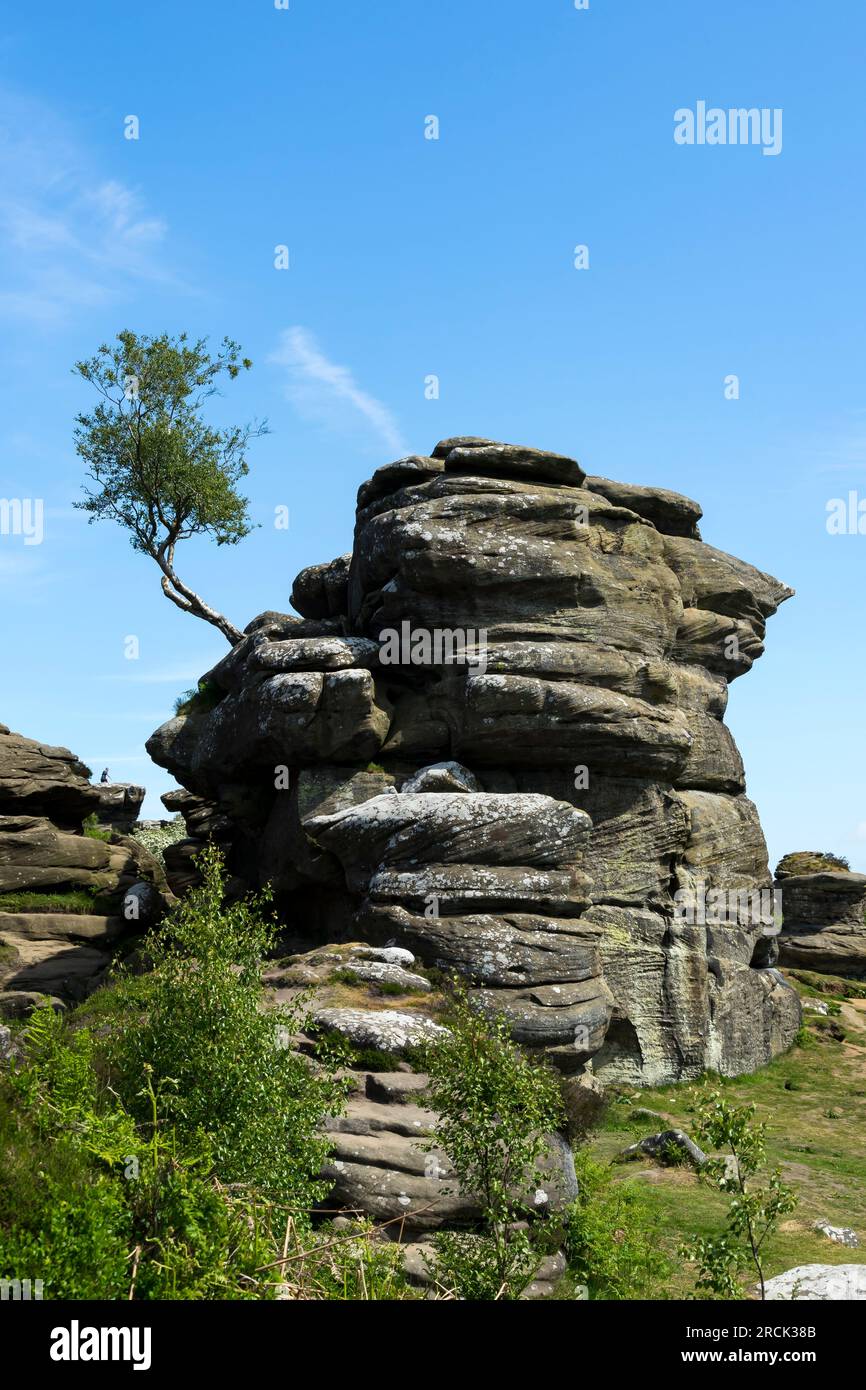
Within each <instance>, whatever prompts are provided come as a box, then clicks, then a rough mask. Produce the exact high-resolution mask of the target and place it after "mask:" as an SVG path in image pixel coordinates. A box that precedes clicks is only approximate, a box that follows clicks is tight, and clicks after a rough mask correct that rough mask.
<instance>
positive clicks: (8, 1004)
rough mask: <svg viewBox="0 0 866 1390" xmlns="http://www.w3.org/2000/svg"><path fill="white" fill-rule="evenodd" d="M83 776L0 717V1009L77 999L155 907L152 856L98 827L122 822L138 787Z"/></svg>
mask: <svg viewBox="0 0 866 1390" xmlns="http://www.w3.org/2000/svg"><path fill="white" fill-rule="evenodd" d="M89 779H90V770H89V768H87V767H85V766H84V764H83V763H82V762H80V761H79V760H78V759H77V758H76V757H75V755H74V754H72V753H70V752H69V750H68V749H66V748H51V747H47V746H46V745H45V744H42V743H37V742H35V741H34V740H32V739H29V738H24V737H23V736H22V735H21V734H15V733H11V732H10V731H9V729H8V728H7V727H6V725H5V724H0V1014H5V1015H7V1016H13V1015H16V1014H21V1013H26V1012H27V1011H28V1009H29V1008H30V1007H31V1006H32V1005H33V1003H34V1002H36V1000H37V999H38V998H40V997H42V996H48V997H49V998H50V999H52V1000H53V1001H55V1002H56V1003H58V1004H63V1003H66V1002H69V1001H72V1000H78V999H81V998H83V997H84V996H85V995H86V994H88V993H89V992H90V990H92V989H93V988H94V987H95V986H96V985H97V984H98V983H99V981H100V980H101V978H102V976H103V974H104V972H105V969H106V967H107V966H108V965H109V963H110V961H111V959H112V953H113V951H114V949H115V948H116V945H117V943H118V942H119V941H121V940H122V939H123V938H126V937H130V936H131V935H134V934H136V933H140V932H142V931H143V930H144V928H145V927H146V926H148V925H149V923H150V922H151V921H153V920H154V918H155V917H156V915H157V913H158V912H159V910H160V908H161V906H162V901H163V899H162V892H161V890H162V888H163V887H164V885H165V879H164V875H163V873H162V870H161V868H160V866H159V865H158V864H157V863H156V861H155V860H153V859H152V858H151V856H150V855H148V854H147V853H146V852H145V851H144V850H143V849H142V848H141V847H140V846H139V845H137V844H136V843H135V841H134V840H131V839H128V838H126V837H125V836H122V835H119V834H116V833H114V832H113V831H112V830H111V829H107V828H106V829H100V828H99V827H100V825H102V826H106V825H111V824H112V822H113V821H114V820H115V819H117V820H119V821H120V823H122V824H124V823H128V820H129V816H130V815H131V814H132V813H133V810H137V807H138V806H140V804H141V800H142V798H143V790H142V789H141V788H137V787H128V786H126V784H123V783H120V784H109V785H107V786H103V785H100V786H93V785H91V783H90V780H89ZM91 818H95V819H94V820H91ZM85 821H88V823H89V829H90V833H85V832H84V830H83V824H84V822H85Z"/></svg>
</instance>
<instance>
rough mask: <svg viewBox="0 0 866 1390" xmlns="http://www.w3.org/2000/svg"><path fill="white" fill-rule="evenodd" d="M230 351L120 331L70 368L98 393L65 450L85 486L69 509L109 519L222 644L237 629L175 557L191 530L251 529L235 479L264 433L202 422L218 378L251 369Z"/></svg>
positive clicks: (232, 540)
mask: <svg viewBox="0 0 866 1390" xmlns="http://www.w3.org/2000/svg"><path fill="white" fill-rule="evenodd" d="M240 351H241V350H240V347H239V345H238V344H237V343H235V342H233V341H232V340H231V339H230V338H224V339H223V341H222V344H221V346H220V350H219V352H218V353H217V354H216V356H211V354H210V353H209V352H208V351H207V341H206V339H203V338H201V339H199V340H198V341H197V342H190V341H189V339H188V338H187V335H186V334H185V333H181V334H180V335H179V336H178V337H176V338H173V337H171V336H169V335H168V334H167V333H163V334H161V335H160V336H159V337H156V338H151V337H148V336H146V335H143V334H142V335H141V336H139V335H138V334H136V333H130V332H126V333H120V334H118V338H117V342H116V343H114V344H113V345H111V346H109V345H108V344H106V343H103V344H102V346H101V347H100V348H99V349H98V350H97V352H96V354H95V355H94V356H93V357H91V358H89V359H88V360H86V361H82V362H76V364H75V367H74V368H73V370H74V371H75V372H76V373H77V374H78V375H79V376H81V377H83V378H84V380H85V381H88V382H90V384H91V385H92V386H94V387H95V388H96V390H97V391H98V392H99V394H100V396H101V397H102V399H101V400H100V401H99V403H98V404H97V405H96V407H95V409H94V410H93V411H92V412H91V413H90V414H89V415H79V416H77V417H76V419H77V429H76V431H75V446H76V450H77V452H78V453H79V454H80V456H81V457H82V458H83V459H84V461H85V463H86V464H87V466H88V473H87V476H88V479H89V483H85V484H84V491H85V494H86V500H85V501H83V502H76V503H75V505H76V506H77V507H79V508H81V509H82V510H83V511H86V512H89V514H90V516H89V519H90V521H97V520H102V519H104V518H106V517H107V518H109V519H111V520H113V521H117V522H119V523H120V525H121V526H123V527H124V528H125V530H127V531H128V532H129V535H130V539H131V542H132V545H133V548H134V549H135V550H140V551H142V552H143V553H144V554H145V555H149V556H150V557H151V559H152V560H155V561H156V563H157V565H158V566H159V568H160V570H161V571H162V591H163V593H164V594H165V596H166V598H169V599H171V601H172V603H174V604H177V607H178V608H180V609H182V610H183V611H184V612H185V613H192V614H194V615H195V616H196V617H197V618H203V619H204V620H205V622H208V623H212V624H213V626H214V627H218V628H219V630H220V632H221V633H223V635H224V636H225V637H226V638H227V639H228V641H229V642H231V643H232V644H234V643H235V642H239V641H240V640H241V638H242V636H243V633H242V632H241V631H240V630H239V629H238V628H236V627H235V625H234V624H233V623H231V622H230V621H229V620H228V618H225V617H224V616H223V615H222V613H218V612H217V611H216V609H214V608H211V607H210V605H209V604H207V603H205V601H204V599H202V598H200V597H199V595H198V594H197V593H195V592H194V591H193V590H192V589H190V588H189V586H188V585H187V584H185V583H184V582H183V580H182V579H181V578H180V576H179V575H178V573H177V570H176V569H175V553H176V550H177V547H178V545H179V544H180V543H181V542H182V541H185V540H189V539H190V537H192V536H200V535H208V536H211V537H213V539H215V540H216V543H217V545H236V544H237V543H238V541H240V540H243V538H244V536H247V535H249V533H250V531H251V530H252V529H253V528H252V523H251V522H250V519H249V502H248V499H247V498H246V497H243V496H242V495H241V494H240V493H239V492H238V483H239V481H240V479H241V478H243V477H245V476H246V474H247V473H248V472H249V466H248V464H247V460H246V452H247V445H248V443H249V441H250V439H253V438H255V437H257V436H259V435H261V434H265V433H267V423H266V422H262V423H261V424H259V423H256V422H254V423H253V424H250V425H243V426H232V427H230V428H227V429H217V428H215V427H214V426H213V425H210V424H208V423H207V422H206V421H205V419H204V418H203V413H204V406H205V402H206V400H207V398H208V397H209V396H213V395H215V394H218V391H219V385H218V383H219V379H220V377H221V376H223V375H225V376H227V377H228V378H229V379H230V380H234V379H235V377H237V376H238V375H239V374H240V372H241V371H246V370H249V368H250V367H251V366H252V363H251V362H250V360H249V358H247V357H241V356H240Z"/></svg>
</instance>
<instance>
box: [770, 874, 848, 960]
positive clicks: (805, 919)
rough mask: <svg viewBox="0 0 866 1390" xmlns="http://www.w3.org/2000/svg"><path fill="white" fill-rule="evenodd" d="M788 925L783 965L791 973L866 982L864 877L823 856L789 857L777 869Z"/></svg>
mask: <svg viewBox="0 0 866 1390" xmlns="http://www.w3.org/2000/svg"><path fill="white" fill-rule="evenodd" d="M776 888H777V889H778V891H779V893H780V894H781V900H782V915H783V918H784V925H783V928H782V932H781V934H780V936H779V952H780V960H781V962H782V964H783V965H786V966H789V967H790V968H791V969H800V970H817V971H819V972H821V973H823V974H828V975H843V976H847V977H848V978H853V979H866V874H855V873H851V872H850V871H849V870H847V869H842V868H837V867H835V865H834V864H833V863H832V861H829V860H827V859H826V858H825V857H824V856H822V855H820V854H810V853H807V852H804V853H798V854H786V855H785V857H784V859H782V860H781V862H780V863H779V865H778V866H777V868H776Z"/></svg>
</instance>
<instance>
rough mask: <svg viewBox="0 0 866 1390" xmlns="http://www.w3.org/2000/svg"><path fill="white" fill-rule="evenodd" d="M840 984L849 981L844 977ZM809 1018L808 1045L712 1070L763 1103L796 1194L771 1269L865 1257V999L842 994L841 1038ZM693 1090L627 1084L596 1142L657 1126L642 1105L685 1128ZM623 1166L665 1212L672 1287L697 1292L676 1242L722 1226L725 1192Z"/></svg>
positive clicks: (624, 1139) (688, 1174) (742, 1099)
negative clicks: (837, 1229)
mask: <svg viewBox="0 0 866 1390" xmlns="http://www.w3.org/2000/svg"><path fill="white" fill-rule="evenodd" d="M798 988H800V990H801V994H802V995H803V997H804V999H805V998H807V997H808V998H814V997H815V995H816V991H815V990H814V989H812V988H809V987H808V986H807V985H804V984H800V983H798ZM839 988H840V989H842V990H844V985H843V984H842V982H840V984H839ZM855 988H856V987H855ZM822 997H826V995H822ZM806 1019H807V1022H808V1026H807V1029H806V1037H805V1043H806V1045H805V1046H802V1047H801V1046H795V1047H793V1048H792V1049H791V1051H790V1052H788V1053H787V1054H786V1055H785V1056H783V1057H779V1058H777V1059H776V1061H774V1062H772V1063H771V1064H770V1065H769V1066H767V1067H764V1068H762V1070H761V1071H759V1072H755V1073H753V1074H752V1075H749V1076H741V1077H736V1078H734V1079H732V1080H723V1081H721V1082H719V1079H718V1078H715V1077H713V1078H711V1081H712V1084H713V1085H719V1084H721V1085H722V1086H723V1087H724V1090H725V1093H726V1095H727V1096H728V1097H729V1098H730V1099H731V1100H734V1101H735V1102H736V1103H738V1104H746V1103H754V1104H755V1105H756V1106H757V1114H756V1118H757V1119H758V1120H762V1121H765V1122H766V1124H767V1127H768V1145H767V1153H768V1164H769V1166H770V1167H776V1166H779V1167H781V1169H782V1173H783V1175H784V1178H785V1180H786V1182H787V1183H788V1184H789V1185H790V1186H792V1187H793V1188H794V1189H795V1191H796V1192H797V1195H798V1198H799V1202H798V1206H797V1209H796V1211H795V1212H794V1213H793V1215H792V1216H791V1217H790V1218H788V1219H787V1220H785V1221H784V1222H783V1223H782V1226H781V1228H780V1230H779V1232H778V1233H777V1234H776V1236H775V1237H774V1238H773V1239H772V1241H770V1242H769V1244H768V1247H767V1256H766V1267H765V1273H766V1274H767V1275H768V1276H772V1275H774V1274H780V1273H781V1272H782V1271H783V1270H786V1269H790V1268H791V1267H792V1266H794V1265H799V1264H863V1263H866V999H862V998H856V999H844V998H843V999H839V1012H838V1013H837V1014H836V1016H835V1017H834V1018H833V1019H832V1020H831V1021H832V1022H833V1023H835V1024H839V1025H841V1026H842V1028H843V1029H844V1030H845V1033H846V1037H845V1038H844V1040H842V1041H839V1040H836V1039H834V1038H833V1037H832V1036H830V1035H829V1034H828V1033H827V1032H826V1031H820V1030H821V1029H822V1028H826V1023H827V1020H822V1019H820V1017H816V1016H815V1015H814V1014H810V1013H808V1012H807V1014H806ZM813 1021H814V1025H813ZM695 1090H696V1088H695V1086H694V1085H678V1086H664V1087H659V1088H657V1089H653V1090H641V1091H635V1090H631V1089H628V1090H624V1091H623V1093H622V1094H620V1095H619V1097H618V1098H617V1100H616V1101H615V1102H614V1103H613V1104H612V1105H611V1107H610V1110H609V1112H608V1116H607V1120H606V1123H605V1127H604V1128H603V1129H602V1130H600V1131H599V1132H598V1133H597V1134H596V1135H595V1136H594V1138H593V1139H592V1141H591V1148H592V1150H593V1152H594V1153H595V1154H596V1156H597V1157H599V1158H604V1159H607V1160H610V1159H612V1158H613V1157H614V1156H615V1155H616V1154H618V1153H619V1152H620V1151H621V1150H622V1149H623V1148H625V1147H626V1146H627V1145H628V1144H630V1143H632V1142H634V1141H635V1140H636V1139H639V1138H642V1137H643V1136H645V1135H646V1134H648V1133H651V1132H652V1131H653V1129H654V1128H656V1127H658V1128H660V1127H661V1126H656V1125H654V1124H653V1123H651V1122H647V1121H645V1120H644V1121H640V1122H638V1123H637V1124H635V1123H634V1122H633V1121H632V1120H631V1118H630V1116H631V1112H632V1111H633V1110H634V1109H635V1108H636V1107H638V1106H640V1107H646V1108H649V1109H651V1110H656V1111H659V1112H661V1113H662V1114H663V1115H664V1116H665V1117H666V1119H668V1120H669V1121H670V1124H671V1127H676V1128H680V1129H684V1130H685V1131H686V1132H687V1133H689V1132H690V1129H691V1127H692V1122H693V1115H692V1104H693V1099H694V1095H695ZM618 1173H620V1174H621V1176H622V1178H623V1179H628V1178H631V1179H636V1180H637V1181H638V1182H639V1183H640V1184H641V1186H642V1188H643V1189H644V1190H645V1194H646V1197H647V1201H648V1202H649V1203H650V1204H651V1206H652V1207H653V1209H654V1210H655V1211H656V1213H657V1214H658V1217H659V1219H660V1222H661V1228H662V1241H663V1244H664V1246H665V1248H666V1250H667V1251H668V1253H669V1254H670V1255H671V1257H672V1263H673V1267H674V1273H673V1275H672V1277H671V1279H670V1281H669V1285H668V1287H667V1289H666V1294H667V1296H668V1297H671V1298H678V1297H683V1296H685V1295H687V1294H689V1293H691V1292H692V1290H693V1271H691V1270H690V1269H689V1268H688V1267H686V1266H684V1265H683V1262H682V1261H681V1260H680V1259H678V1258H677V1256H676V1250H677V1247H678V1246H679V1244H680V1243H681V1241H683V1240H685V1239H688V1238H689V1237H691V1236H695V1235H705V1234H710V1233H713V1232H717V1231H718V1230H719V1229H720V1228H721V1226H722V1224H723V1220H724V1211H725V1202H724V1199H723V1198H722V1197H721V1196H720V1195H719V1194H718V1193H716V1192H713V1191H712V1190H711V1189H710V1188H709V1187H707V1186H706V1185H704V1184H703V1183H701V1182H700V1181H699V1179H698V1177H697V1176H696V1175H695V1173H694V1172H692V1171H691V1170H688V1169H683V1168H662V1167H658V1166H656V1165H654V1164H652V1163H651V1162H650V1161H649V1160H646V1161H641V1162H639V1163H628V1164H623V1165H622V1166H621V1168H619V1169H618ZM818 1218H824V1219H826V1220H828V1221H829V1222H831V1224H832V1225H834V1226H850V1227H852V1228H853V1229H854V1230H855V1231H856V1232H857V1234H858V1236H859V1237H860V1240H861V1242H862V1245H861V1248H859V1249H849V1248H847V1247H845V1246H843V1245H838V1244H836V1243H835V1242H833V1241H831V1240H829V1239H828V1238H827V1237H826V1236H824V1235H822V1234H820V1233H819V1232H817V1231H815V1230H813V1229H812V1224H813V1222H814V1221H815V1220H817V1219H818ZM661 1296H664V1294H662V1295H661Z"/></svg>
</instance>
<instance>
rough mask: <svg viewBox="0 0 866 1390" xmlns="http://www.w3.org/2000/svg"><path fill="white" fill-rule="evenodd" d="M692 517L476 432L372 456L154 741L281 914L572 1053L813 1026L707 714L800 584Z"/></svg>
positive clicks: (694, 1045) (592, 1060)
mask: <svg viewBox="0 0 866 1390" xmlns="http://www.w3.org/2000/svg"><path fill="white" fill-rule="evenodd" d="M700 515H701V509H700V507H699V506H698V504H697V503H696V502H693V501H692V500H691V499H689V498H687V497H682V496H680V495H679V494H677V493H673V492H670V491H669V490H667V489H665V488H653V487H646V486H639V485H637V484H631V483H617V482H614V481H612V480H609V479H606V478H601V477H596V476H594V475H587V474H586V472H585V471H584V469H583V468H582V467H581V466H580V465H579V464H578V463H577V461H576V460H574V459H572V458H569V457H568V456H566V455H563V454H560V453H555V452H551V451H546V450H539V449H533V448H529V447H525V446H520V445H512V444H503V443H499V442H497V441H495V440H489V439H479V438H473V437H470V436H463V437H460V438H455V439H449V440H443V441H442V442H441V443H440V444H437V445H436V447H435V448H434V449H433V450H432V452H431V454H429V455H413V456H411V457H408V458H404V459H399V460H397V461H396V462H394V463H389V464H386V465H385V467H383V468H380V469H379V470H378V471H377V472H376V473H375V474H374V475H373V477H372V478H371V479H370V480H369V481H368V482H366V483H364V484H363V485H362V487H361V489H360V491H359V494H358V511H357V519H356V525H355V537H354V546H353V551H352V554H351V556H347V555H346V556H341V557H340V558H339V559H338V560H335V561H333V562H331V563H330V564H325V565H318V566H314V567H312V568H311V569H309V570H305V571H304V572H303V573H302V574H301V575H299V576H298V577H297V579H296V580H295V582H294V587H293V589H292V594H293V602H294V604H295V606H296V607H297V609H298V611H299V612H300V613H301V614H302V616H301V617H293V616H291V615H285V614H280V613H277V612H268V613H265V614H262V615H261V617H260V618H257V619H256V620H255V621H254V622H252V623H250V625H249V626H248V628H247V629H246V632H245V635H244V637H243V639H242V640H241V641H240V642H239V643H238V644H237V645H236V646H235V647H234V648H233V649H232V650H231V651H230V652H228V653H227V654H226V656H225V657H224V658H223V660H221V661H220V662H219V664H218V665H217V666H216V667H215V668H214V669H213V670H212V671H210V672H208V673H207V680H208V682H209V683H210V686H211V688H213V689H214V690H215V691H216V692H217V693H218V696H219V699H218V702H217V703H216V705H215V707H213V708H210V709H194V708H193V709H190V710H189V711H188V712H187V713H185V714H183V715H180V716H179V717H177V718H175V719H173V720H170V721H169V723H168V724H165V725H163V727H162V728H161V729H159V730H158V731H157V732H156V733H155V734H154V735H153V736H152V738H151V740H150V742H149V744H148V748H149V751H150V753H151V755H152V757H153V758H154V759H155V760H156V761H157V762H158V763H160V764H161V765H162V766H164V767H166V768H168V769H169V770H170V771H171V772H172V773H173V774H174V775H175V776H176V778H177V779H178V781H179V782H181V783H182V784H183V786H184V787H185V788H186V789H187V794H188V795H189V796H190V797H194V798H197V799H198V800H197V803H196V804H197V805H198V806H199V807H201V808H203V815H202V827H203V828H202V838H204V837H205V836H206V834H207V831H206V829H205V828H204V827H205V823H206V822H207V821H208V819H209V820H210V821H211V822H212V824H213V825H214V826H217V825H218V826H219V835H218V838H219V839H220V842H221V843H222V844H223V845H224V846H225V847H226V848H227V850H228V853H229V862H230V868H231V870H232V873H233V874H234V875H235V876H236V878H237V879H238V880H239V881H241V882H246V883H248V884H250V885H251V886H256V885H259V884H264V883H266V882H267V883H270V884H272V885H273V888H274V890H275V892H276V894H277V899H278V902H279V905H280V907H281V910H282V912H283V914H284V916H285V917H286V920H287V921H288V922H289V923H290V924H292V925H294V926H295V927H296V928H298V929H300V926H301V925H303V926H304V928H305V929H306V930H308V931H309V932H310V933H311V934H312V935H313V936H314V937H315V936H316V934H317V933H318V934H319V939H320V940H322V941H335V940H352V941H358V940H362V941H368V942H370V943H371V944H374V945H385V944H391V945H397V946H399V947H402V948H405V949H408V950H410V951H411V952H412V953H413V954H414V955H415V956H416V957H417V959H418V961H419V962H420V963H421V964H422V965H424V966H426V967H434V968H438V969H440V970H444V971H446V972H448V973H449V974H453V973H457V974H459V975H461V976H462V977H463V978H464V979H465V980H466V981H467V983H468V985H469V988H470V990H471V992H472V994H473V997H474V998H475V999H476V1001H477V1002H478V1004H479V1005H480V1006H481V1007H483V1008H485V1009H489V1010H491V1011H499V1012H501V1013H504V1014H505V1015H506V1016H507V1018H508V1020H509V1022H510V1025H511V1028H512V1032H513V1035H514V1037H515V1038H516V1039H518V1040H520V1041H521V1042H523V1043H524V1044H526V1045H527V1046H530V1047H534V1048H538V1049H543V1050H544V1051H546V1053H547V1054H548V1055H549V1056H550V1058H551V1059H552V1060H553V1061H554V1062H555V1063H556V1064H557V1065H558V1066H560V1067H561V1068H562V1069H563V1070H564V1071H568V1072H575V1073H578V1074H580V1073H583V1072H585V1070H586V1068H587V1067H588V1066H589V1065H590V1064H591V1065H592V1067H593V1068H594V1071H595V1074H596V1075H597V1076H600V1077H602V1078H604V1079H620V1080H628V1081H630V1082H636V1083H641V1082H643V1083H656V1082H663V1081H670V1080H674V1079H678V1078H684V1077H693V1076H697V1075H698V1074H699V1073H701V1072H702V1071H703V1070H705V1069H706V1068H715V1069H717V1070H720V1071H722V1072H724V1073H726V1074H735V1073H737V1072H741V1071H749V1070H752V1069H754V1068H755V1067H757V1066H760V1065H761V1064H762V1063H764V1062H766V1061H768V1060H769V1059H770V1058H771V1057H772V1056H774V1055H775V1054H776V1053H778V1052H780V1051H782V1050H783V1049H784V1048H786V1047H787V1046H789V1045H790V1043H791V1041H792V1039H793V1037H794V1034H795V1032H796V1030H797V1027H798V1025H799V1016H800V1015H799V1005H798V1003H797V999H796V996H795V994H794V992H793V991H792V990H791V989H790V988H789V987H788V986H787V985H786V984H785V982H784V980H783V979H782V977H781V976H780V975H779V973H778V971H777V970H776V969H775V965H776V961H777V956H778V951H777V946H776V936H777V933H778V922H777V921H776V920H775V919H774V915H773V912H772V910H771V909H768V907H767V900H768V899H769V900H770V902H771V901H772V886H773V885H772V880H771V877H770V875H769V871H768V867H767V856H766V847H765V844H764V838H763V835H762V832H761V827H760V823H759V820H758V814H757V811H756V809H755V807H754V806H753V804H752V802H751V801H749V800H748V799H747V797H746V795H745V779H744V772H743V764H742V760H741V758H740V755H739V753H738V751H737V749H736V746H735V744H734V741H733V739H732V738H731V735H730V733H729V731H728V730H727V728H726V727H725V724H724V722H723V718H724V713H725V706H726V702H727V691H728V683H729V682H730V681H731V680H734V679H735V678H736V677H738V676H741V675H743V674H744V673H746V672H748V671H749V669H750V668H751V666H752V663H753V662H754V661H755V660H756V659H757V658H758V657H759V656H760V655H761V653H762V652H763V649H764V648H763V642H764V635H765V628H766V622H767V619H768V618H769V617H770V616H771V615H772V614H773V613H774V612H775V611H776V609H777V607H778V606H779V604H780V603H782V602H783V601H784V600H785V599H787V598H788V597H789V596H790V593H791V591H790V590H789V589H787V588H786V587H785V586H784V585H783V584H781V583H779V582H778V581H777V580H775V579H773V578H772V577H771V576H770V575H768V574H764V573H763V572H762V571H760V570H758V569H755V568H753V567H752V566H751V565H748V564H746V563H744V562H743V561H742V560H738V559H736V558H735V557H734V556H731V555H728V554H726V553H725V552H723V551H721V550H717V549H714V548H713V547H712V546H709V545H706V544H705V543H704V542H703V541H702V540H701V537H700V531H699V529H698V521H699V519H700ZM193 833H194V836H195V832H193ZM194 844H195V840H193V842H192V843H191V846H190V848H188V849H187V850H186V851H184V853H186V854H187V855H189V854H191V853H192V850H193V848H194Z"/></svg>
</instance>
